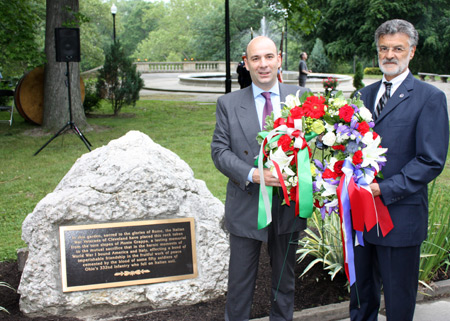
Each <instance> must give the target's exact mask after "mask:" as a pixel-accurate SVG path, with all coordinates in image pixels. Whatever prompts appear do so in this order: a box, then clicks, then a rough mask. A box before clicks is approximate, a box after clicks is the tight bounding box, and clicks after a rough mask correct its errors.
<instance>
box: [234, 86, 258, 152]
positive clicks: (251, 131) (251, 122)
mask: <svg viewBox="0 0 450 321" xmlns="http://www.w3.org/2000/svg"><path fill="white" fill-rule="evenodd" d="M236 113H237V116H238V120H239V124H240V126H241V128H242V132H243V133H244V136H245V139H246V140H247V142H248V144H249V145H250V146H251V149H252V151H253V153H254V154H255V156H256V155H258V153H259V144H258V142H257V140H256V136H257V135H258V133H259V132H260V130H261V128H260V125H259V121H258V113H257V112H256V105H255V100H254V99H253V90H252V87H251V86H249V87H247V91H246V92H242V95H241V100H240V102H239V107H238V108H236Z"/></svg>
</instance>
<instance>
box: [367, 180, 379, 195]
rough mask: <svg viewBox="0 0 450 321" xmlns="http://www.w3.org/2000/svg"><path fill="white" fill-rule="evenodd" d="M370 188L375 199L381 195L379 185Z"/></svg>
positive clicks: (372, 185) (373, 184)
mask: <svg viewBox="0 0 450 321" xmlns="http://www.w3.org/2000/svg"><path fill="white" fill-rule="evenodd" d="M369 187H370V189H371V190H372V194H373V197H377V196H380V195H381V190H380V185H378V183H372V184H370V185H369Z"/></svg>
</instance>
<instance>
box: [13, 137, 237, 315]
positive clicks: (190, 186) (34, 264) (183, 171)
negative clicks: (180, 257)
mask: <svg viewBox="0 0 450 321" xmlns="http://www.w3.org/2000/svg"><path fill="white" fill-rule="evenodd" d="M223 212H224V208H223V204H222V203H221V202H220V201H219V200H218V199H217V198H215V197H213V195H212V194H211V193H210V192H209V190H208V189H207V187H206V185H205V183H204V182H203V181H200V180H197V179H195V178H194V174H193V172H192V170H191V168H190V167H189V166H188V165H187V164H186V163H185V162H184V161H183V160H181V159H180V158H179V157H178V156H177V155H176V154H174V153H173V152H171V151H169V150H167V149H165V148H163V147H162V146H160V145H158V144H156V143H155V142H153V141H152V140H151V139H150V138H149V137H148V136H146V135H145V134H143V133H140V132H137V131H131V132H129V133H127V134H126V135H125V136H123V137H121V138H119V139H117V140H114V141H111V142H110V143H109V144H108V145H107V146H103V147H101V148H98V149H95V150H94V151H92V152H90V153H87V154H85V155H83V156H82V157H80V158H79V159H78V160H77V161H76V163H75V164H74V166H73V167H72V168H71V169H70V171H69V172H68V173H67V174H66V176H65V177H64V178H63V179H62V180H61V182H60V183H59V184H58V186H57V187H56V188H55V190H54V191H53V192H52V193H50V194H48V195H47V196H46V197H45V198H44V199H42V200H41V201H40V202H39V203H38V204H37V205H36V208H35V209H34V211H33V213H31V214H29V215H28V216H27V218H26V219H25V221H24V222H23V226H22V238H23V240H24V241H25V242H26V243H27V245H28V249H29V254H28V259H27V262H26V264H25V268H24V271H23V274H22V280H21V282H20V286H19V292H20V294H21V298H20V309H21V310H22V312H23V313H25V314H26V315H28V316H33V317H34V316H49V315H60V316H61V315H63V316H76V317H78V318H84V319H89V318H92V317H94V318H95V317H99V316H106V315H115V314H116V315H117V314H119V313H123V312H124V311H126V310H129V309H131V308H137V307H147V308H148V307H151V308H154V309H162V308H168V307H171V306H176V305H191V304H195V303H198V302H202V301H206V300H210V299H214V298H216V297H218V296H220V295H223V294H224V293H225V290H226V282H227V272H228V271H227V269H228V258H229V243H228V238H227V235H226V232H225V230H224V227H223ZM184 217H193V218H194V221H195V240H196V254H197V265H198V276H197V277H196V278H191V279H185V280H180V281H169V282H164V283H153V284H146V285H135V286H126V287H116V288H108V289H97V290H88V291H76V292H63V291H62V281H61V280H62V278H61V255H60V240H59V227H60V226H67V225H69V226H72V225H85V224H99V223H114V222H135V221H146V220H160V219H174V218H184Z"/></svg>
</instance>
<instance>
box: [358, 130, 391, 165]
mask: <svg viewBox="0 0 450 321" xmlns="http://www.w3.org/2000/svg"><path fill="white" fill-rule="evenodd" d="M364 138H366V135H364ZM380 143H381V138H380V136H378V137H377V138H375V139H372V141H371V142H369V143H368V144H367V146H366V147H365V148H364V149H363V150H362V153H363V162H362V164H361V167H368V166H369V165H372V166H373V167H374V168H375V169H376V170H377V171H379V170H380V167H379V166H378V162H379V161H382V162H385V161H386V157H385V156H381V155H383V154H385V153H386V152H387V148H378V146H380Z"/></svg>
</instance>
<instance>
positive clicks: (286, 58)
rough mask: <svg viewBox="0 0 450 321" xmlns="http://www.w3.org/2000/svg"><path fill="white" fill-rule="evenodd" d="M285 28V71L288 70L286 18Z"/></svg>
mask: <svg viewBox="0 0 450 321" xmlns="http://www.w3.org/2000/svg"><path fill="white" fill-rule="evenodd" d="M285 30H286V33H285V34H284V36H285V37H286V40H285V42H284V48H285V49H284V55H285V56H284V70H285V71H287V70H288V51H287V42H288V36H287V35H288V27H287V18H286V19H285Z"/></svg>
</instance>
